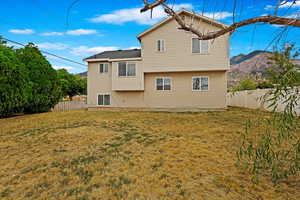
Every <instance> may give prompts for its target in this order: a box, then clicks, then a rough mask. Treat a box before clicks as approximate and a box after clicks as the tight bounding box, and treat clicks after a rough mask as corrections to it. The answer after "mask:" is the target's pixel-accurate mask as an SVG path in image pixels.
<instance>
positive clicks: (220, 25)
mask: <svg viewBox="0 0 300 200" xmlns="http://www.w3.org/2000/svg"><path fill="white" fill-rule="evenodd" d="M182 13H186V14H189V15H195V16H196V17H198V18H200V19H202V20H204V21H207V22H209V23H212V24H215V25H218V26H219V27H221V28H226V27H229V26H228V25H227V24H224V23H222V22H218V21H216V20H213V19H210V18H208V17H206V16H203V15H197V14H195V13H193V12H191V11H189V10H185V9H182V10H181V11H179V12H178V14H179V15H180V14H182ZM172 19H173V17H168V18H166V19H164V20H162V21H161V22H159V23H157V24H155V25H153V26H152V27H150V28H148V29H147V30H145V31H144V32H142V33H140V34H139V35H137V38H138V40H140V41H141V37H143V36H144V35H146V34H147V33H149V32H151V31H153V30H155V29H157V28H158V27H160V26H161V25H163V24H165V23H166V22H168V21H170V20H172Z"/></svg>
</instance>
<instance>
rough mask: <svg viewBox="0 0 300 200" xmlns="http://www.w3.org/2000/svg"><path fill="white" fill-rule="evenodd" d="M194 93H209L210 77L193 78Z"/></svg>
mask: <svg viewBox="0 0 300 200" xmlns="http://www.w3.org/2000/svg"><path fill="white" fill-rule="evenodd" d="M192 83H193V91H207V90H208V84H209V83H208V77H205V76H203V77H193V78H192Z"/></svg>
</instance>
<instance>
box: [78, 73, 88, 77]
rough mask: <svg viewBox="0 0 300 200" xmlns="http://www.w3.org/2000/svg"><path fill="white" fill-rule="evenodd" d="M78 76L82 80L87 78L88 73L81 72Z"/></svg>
mask: <svg viewBox="0 0 300 200" xmlns="http://www.w3.org/2000/svg"><path fill="white" fill-rule="evenodd" d="M77 75H79V76H80V77H81V78H87V72H81V73H79V74H77Z"/></svg>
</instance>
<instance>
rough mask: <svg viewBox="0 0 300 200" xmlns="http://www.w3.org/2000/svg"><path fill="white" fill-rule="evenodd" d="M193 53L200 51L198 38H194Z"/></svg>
mask: <svg viewBox="0 0 300 200" xmlns="http://www.w3.org/2000/svg"><path fill="white" fill-rule="evenodd" d="M192 53H200V40H199V39H198V38H193V39H192Z"/></svg>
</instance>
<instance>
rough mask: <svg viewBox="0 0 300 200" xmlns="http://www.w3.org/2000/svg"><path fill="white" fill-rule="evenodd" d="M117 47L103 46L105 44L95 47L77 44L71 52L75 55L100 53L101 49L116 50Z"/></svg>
mask: <svg viewBox="0 0 300 200" xmlns="http://www.w3.org/2000/svg"><path fill="white" fill-rule="evenodd" d="M117 49H119V47H114V46H110V47H105V46H96V47H87V46H79V47H76V48H73V50H72V51H71V53H72V54H73V55H76V56H90V55H93V54H97V53H101V52H103V51H113V50H117Z"/></svg>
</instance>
